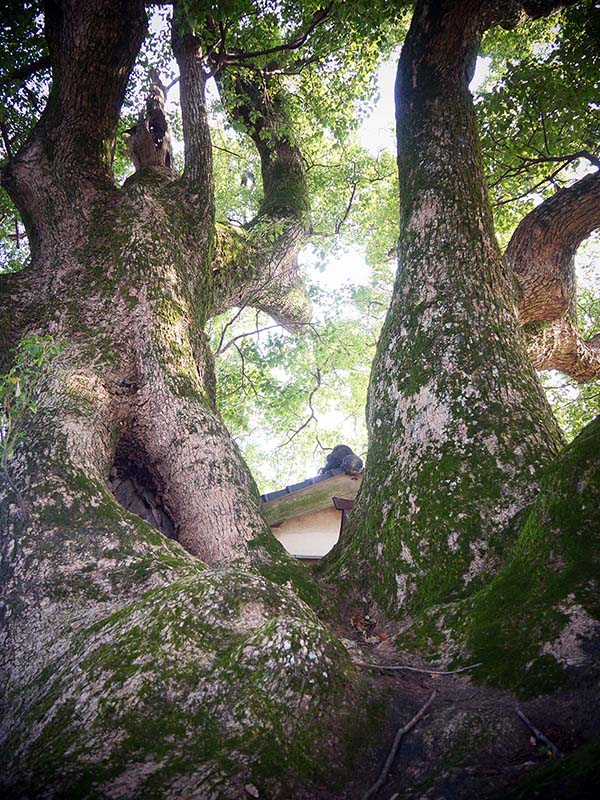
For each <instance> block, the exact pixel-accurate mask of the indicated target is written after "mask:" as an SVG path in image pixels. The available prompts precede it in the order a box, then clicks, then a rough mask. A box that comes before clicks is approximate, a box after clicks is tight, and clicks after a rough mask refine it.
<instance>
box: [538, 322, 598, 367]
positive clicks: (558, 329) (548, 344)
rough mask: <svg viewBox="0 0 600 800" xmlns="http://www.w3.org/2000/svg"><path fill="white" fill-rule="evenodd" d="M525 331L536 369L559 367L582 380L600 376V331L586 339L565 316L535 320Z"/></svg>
mask: <svg viewBox="0 0 600 800" xmlns="http://www.w3.org/2000/svg"><path fill="white" fill-rule="evenodd" d="M524 331H525V339H526V343H527V351H528V353H529V356H530V358H531V360H532V362H533V365H534V367H535V368H536V369H556V370H559V372H563V373H564V374H565V375H569V376H570V377H571V378H573V379H574V380H576V381H578V382H579V383H585V381H589V380H591V379H592V378H597V377H598V376H600V333H599V334H596V335H595V336H592V338H591V339H587V340H586V339H584V338H583V336H582V335H581V334H580V333H579V331H578V330H577V327H576V326H575V325H574V323H573V322H571V321H570V320H569V319H565V318H563V319H557V320H553V321H552V322H547V323H532V324H531V325H526V326H525V328H524Z"/></svg>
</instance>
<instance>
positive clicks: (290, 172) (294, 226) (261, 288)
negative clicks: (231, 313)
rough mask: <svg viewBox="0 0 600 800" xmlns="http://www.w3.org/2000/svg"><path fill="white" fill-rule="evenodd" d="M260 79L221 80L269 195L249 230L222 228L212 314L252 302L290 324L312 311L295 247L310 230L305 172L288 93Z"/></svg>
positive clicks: (225, 99) (303, 320)
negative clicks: (255, 152)
mask: <svg viewBox="0 0 600 800" xmlns="http://www.w3.org/2000/svg"><path fill="white" fill-rule="evenodd" d="M261 79H262V82H261V83H254V82H252V81H250V80H249V79H248V78H244V77H240V76H239V75H236V76H235V78H233V77H232V76H226V75H223V74H222V75H220V76H219V78H218V85H219V89H220V91H221V97H222V100H223V103H224V105H225V107H226V109H227V110H228V111H229V113H230V116H231V117H232V118H234V119H235V120H237V121H238V122H241V123H242V124H243V125H244V127H245V128H246V130H247V131H248V134H249V136H250V137H251V138H252V140H253V141H254V143H255V145H256V148H257V150H258V152H259V155H260V159H261V172H262V179H263V189H264V194H263V200H262V203H261V206H260V209H259V213H258V216H257V217H256V219H254V220H253V221H252V222H251V223H250V224H249V225H248V226H247V227H246V228H234V227H233V226H229V227H227V226H217V241H216V248H215V260H214V262H213V274H214V278H215V301H214V308H213V311H212V313H218V312H220V311H223V310H225V309H226V308H230V307H231V306H241V307H243V306H252V307H253V308H258V309H260V310H261V311H265V312H266V313H267V314H269V315H270V316H271V317H272V318H273V319H275V321H277V322H279V323H280V324H281V325H283V326H284V327H286V328H288V329H290V330H293V329H294V325H296V324H298V323H306V322H308V321H309V320H310V316H311V304H310V300H309V299H308V297H307V295H306V292H305V290H304V286H303V283H302V281H301V280H300V277H299V275H298V251H299V249H300V247H301V246H302V243H303V242H304V239H305V236H306V234H307V230H308V211H309V201H308V191H307V187H306V175H305V168H304V162H303V159H302V155H301V153H300V150H299V148H298V147H297V146H296V145H295V143H294V142H293V141H292V140H291V138H290V134H289V127H290V126H289V120H288V114H287V109H286V104H285V97H284V95H283V93H282V92H281V91H278V90H276V89H274V90H272V87H271V86H270V84H269V82H268V81H267V79H266V78H265V77H264V76H261Z"/></svg>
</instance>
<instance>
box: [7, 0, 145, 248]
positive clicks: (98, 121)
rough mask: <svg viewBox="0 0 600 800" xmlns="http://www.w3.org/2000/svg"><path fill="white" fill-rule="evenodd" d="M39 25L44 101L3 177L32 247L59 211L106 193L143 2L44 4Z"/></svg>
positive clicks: (63, 0)
mask: <svg viewBox="0 0 600 800" xmlns="http://www.w3.org/2000/svg"><path fill="white" fill-rule="evenodd" d="M44 18H45V26H46V39H47V42H48V49H49V53H50V61H51V64H52V87H51V90H50V95H49V98H48V102H47V104H46V108H45V110H44V113H43V114H42V116H41V118H40V120H39V122H38V123H37V125H36V127H35V128H34V130H33V132H32V134H31V136H30V137H29V139H28V141H27V143H26V145H25V146H24V147H23V148H22V150H21V151H20V152H18V153H17V154H16V155H15V157H14V159H12V160H11V162H10V164H9V165H8V166H7V167H6V168H5V170H4V172H3V175H2V182H3V185H4V186H5V188H6V189H7V190H8V192H9V194H10V196H11V198H12V199H13V201H14V202H15V204H16V205H17V207H18V208H19V211H20V212H21V214H22V217H23V220H24V222H25V224H26V226H27V229H28V234H29V235H30V240H31V241H32V242H33V243H35V241H36V229H39V228H40V227H41V226H42V225H43V223H44V221H45V220H51V221H55V220H56V219H57V217H60V213H61V212H60V211H59V210H58V206H59V205H60V206H61V207H69V208H71V209H72V213H76V210H77V206H78V199H77V198H78V197H81V196H82V195H83V194H88V193H89V190H90V189H91V188H92V187H93V186H99V187H100V188H101V189H105V188H106V187H108V186H111V187H112V185H113V181H112V173H111V164H112V154H113V143H114V136H115V132H116V128H117V123H118V120H119V115H120V109H121V103H122V100H123V96H124V93H125V88H126V86H127V81H128V78H129V74H130V72H131V69H132V67H133V63H134V61H135V57H136V55H137V53H138V51H139V47H140V44H141V42H142V39H143V37H144V35H145V32H146V26H147V20H146V13H145V10H144V3H143V0H131V2H128V3H123V2H122V0H86V2H85V3H83V2H79V3H73V2H68V1H67V0H48V2H47V3H46V8H45V16H44Z"/></svg>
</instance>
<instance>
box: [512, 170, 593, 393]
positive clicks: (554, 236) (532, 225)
mask: <svg viewBox="0 0 600 800" xmlns="http://www.w3.org/2000/svg"><path fill="white" fill-rule="evenodd" d="M599 225H600V173H598V172H594V173H592V174H590V175H586V176H585V177H584V178H581V179H580V180H579V181H577V182H576V183H574V184H573V185H572V186H570V187H568V188H566V189H561V190H560V191H559V192H557V193H556V194H555V195H553V196H552V197H550V198H548V199H547V200H545V201H544V202H543V203H541V204H540V205H539V206H538V207H537V208H535V209H534V210H533V211H532V212H530V213H529V214H528V215H527V216H526V217H525V218H524V219H523V221H522V222H521V223H520V225H519V226H518V227H517V229H516V231H515V232H514V234H513V236H512V238H511V240H510V242H509V244H508V247H507V250H506V259H507V262H508V265H509V267H510V268H511V270H512V272H513V274H514V276H515V278H516V280H517V285H518V298H519V320H520V321H521V323H522V324H523V325H524V326H525V332H526V337H527V347H528V350H529V353H530V356H531V358H532V360H533V363H534V365H535V367H536V368H537V369H558V370H560V371H561V372H564V373H566V374H567V375H570V376H571V377H572V378H575V380H577V381H581V382H583V381H587V380H590V379H591V378H594V377H597V376H598V375H600V343H599V341H598V340H599V337H597V336H596V337H592V338H591V339H589V340H587V341H586V340H584V339H583V337H582V336H581V334H580V333H579V332H578V330H577V308H576V281H575V264H574V256H575V252H576V250H577V248H578V247H579V245H580V244H581V242H582V241H583V239H585V238H586V237H587V236H589V234H590V233H591V232H592V231H594V230H595V229H596V228H597V227H598V226H599Z"/></svg>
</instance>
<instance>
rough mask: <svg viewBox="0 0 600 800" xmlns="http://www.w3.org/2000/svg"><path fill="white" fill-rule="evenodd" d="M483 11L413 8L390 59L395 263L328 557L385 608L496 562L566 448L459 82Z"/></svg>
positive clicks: (335, 569)
mask: <svg viewBox="0 0 600 800" xmlns="http://www.w3.org/2000/svg"><path fill="white" fill-rule="evenodd" d="M483 5H484V4H482V3H480V2H478V1H477V0H444V2H431V1H430V0H422V2H419V3H417V6H416V9H415V13H414V16H413V20H412V24H411V28H410V31H409V33H408V36H407V39H406V41H405V44H404V47H403V49H402V53H401V57H400V63H399V66H398V77H397V83H396V107H397V128H398V166H399V176H400V201H401V212H400V243H399V268H398V275H397V278H396V283H395V287H394V293H393V297H392V302H391V307H390V310H389V312H388V316H387V319H386V322H385V325H384V329H383V333H382V336H381V339H380V341H379V345H378V348H377V354H376V357H375V361H374V365H373V370H372V377H371V384H370V389H369V399H368V406H367V420H368V426H369V454H368V464H367V470H366V475H365V479H364V483H363V487H362V492H361V496H360V500H359V503H358V508H357V511H356V512H355V515H354V517H353V521H352V522H351V524H350V526H349V527H348V528H347V533H346V535H345V537H344V539H343V541H342V542H341V543H340V545H339V546H338V548H337V550H334V552H333V554H332V556H331V557H330V559H329V562H330V564H331V561H334V562H335V563H334V564H333V566H331V567H330V569H331V573H332V574H333V575H337V576H343V577H344V580H348V579H350V580H352V581H353V582H354V583H355V585H357V586H358V587H359V588H360V590H362V592H363V593H364V592H366V593H368V594H369V595H370V596H371V597H373V598H374V599H375V600H376V601H377V602H378V603H379V604H380V605H381V606H382V607H383V608H385V609H386V610H387V611H388V612H390V613H392V614H402V613H405V612H406V611H410V610H416V609H422V608H424V607H426V606H428V605H431V604H433V603H436V602H439V601H441V600H447V599H450V598H456V597H460V596H461V595H464V594H465V593H468V592H472V591H473V590H474V589H475V588H476V587H479V586H481V583H482V581H483V580H484V579H485V578H487V577H489V576H490V575H492V574H494V573H495V572H496V571H497V570H498V568H499V566H500V564H501V563H502V561H503V559H504V558H505V556H506V554H507V552H508V549H509V548H510V546H511V545H512V544H513V542H514V538H515V535H516V526H515V520H516V519H517V517H518V515H519V512H520V511H521V510H522V509H524V508H525V507H526V506H527V505H528V504H529V503H530V502H531V500H532V498H533V496H534V493H535V491H536V489H537V486H538V478H539V475H540V473H541V471H542V469H543V467H544V466H545V465H546V464H547V462H548V460H549V459H550V458H552V457H553V456H554V455H555V453H556V452H557V450H558V448H559V446H560V443H561V435H560V433H559V430H558V427H557V424H556V422H555V421H554V419H553V417H552V414H551V412H550V409H549V407H548V405H547V402H546V400H545V398H544V395H543V392H542V390H541V388H540V385H539V383H538V380H537V378H536V375H535V372H534V369H533V368H532V365H531V363H530V361H529V359H528V357H527V353H526V350H525V346H524V343H523V339H522V336H521V332H520V328H519V324H518V321H517V316H516V302H515V297H514V292H513V287H512V285H511V280H510V278H509V276H508V274H507V269H506V267H505V264H504V261H503V258H502V255H501V253H500V251H499V248H498V245H497V243H496V240H495V236H494V230H493V224H492V215H491V210H490V204H489V201H488V196H487V191H486V182H485V179H484V174H483V167H482V158H481V152H480V147H479V142H478V136H477V130H476V123H475V116H474V110H473V104H472V100H471V96H470V94H469V90H468V83H469V80H470V77H471V75H472V73H473V68H474V62H475V57H476V54H477V48H478V44H479V37H480V29H481V26H482V22H481V13H482V7H483Z"/></svg>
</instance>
